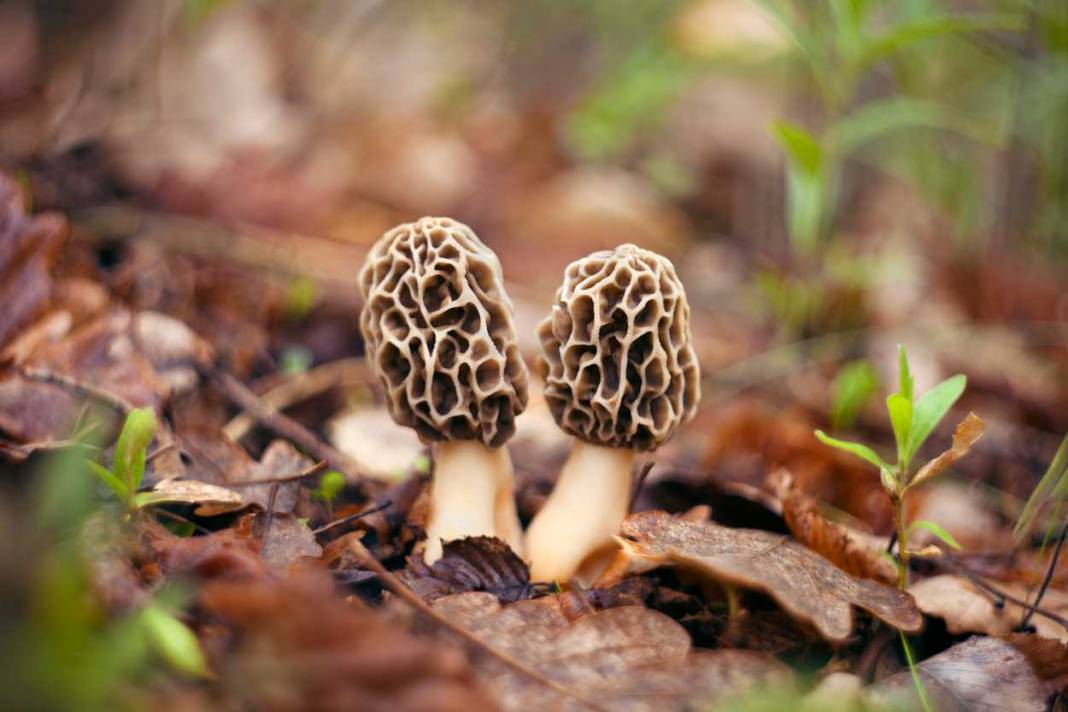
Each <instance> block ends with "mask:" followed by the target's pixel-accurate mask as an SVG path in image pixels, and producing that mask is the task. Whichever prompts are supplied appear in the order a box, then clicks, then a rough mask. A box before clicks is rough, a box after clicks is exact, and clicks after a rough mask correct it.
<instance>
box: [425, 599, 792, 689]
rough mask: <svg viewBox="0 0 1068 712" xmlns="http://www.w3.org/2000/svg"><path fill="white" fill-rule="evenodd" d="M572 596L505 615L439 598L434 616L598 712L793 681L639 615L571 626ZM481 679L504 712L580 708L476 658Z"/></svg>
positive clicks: (623, 612)
mask: <svg viewBox="0 0 1068 712" xmlns="http://www.w3.org/2000/svg"><path fill="white" fill-rule="evenodd" d="M572 603H573V600H572V598H571V597H570V595H569V594H561V595H559V596H547V597H544V598H539V599H534V600H528V601H520V602H518V603H513V604H510V605H508V606H502V605H501V604H500V603H499V602H498V601H497V598H496V597H495V596H494V595H493V594H490V593H481V592H473V593H462V594H456V595H453V596H446V597H445V598H440V599H438V600H437V601H435V602H434V603H433V608H434V610H435V611H437V612H438V613H440V614H441V615H443V616H445V617H446V618H447V619H448V620H450V621H453V622H455V623H457V624H459V625H461V626H463V627H464V628H466V629H467V630H469V631H471V632H472V633H474V634H475V635H476V636H478V637H479V638H480V639H481V640H483V641H485V642H486V643H487V644H489V645H491V646H492V647H493V648H495V649H497V650H498V651H500V652H502V653H505V654H508V655H510V656H511V657H513V658H515V659H517V660H519V661H521V662H522V664H523V665H525V666H528V667H529V668H531V669H533V670H535V671H536V672H538V673H540V674H542V675H544V676H546V677H548V678H550V679H552V680H554V681H555V682H558V683H560V684H562V685H564V686H566V687H567V688H569V689H573V690H575V691H577V692H579V693H581V694H582V695H583V696H584V697H585V698H587V699H592V700H596V702H597V703H598V704H599V705H601V706H603V707H604V708H605V709H612V710H617V709H618V710H647V709H648V710H662V709H672V708H684V707H685V708H701V707H702V706H703V705H708V704H709V703H711V702H712V701H713V700H715V699H717V698H722V697H725V696H727V695H730V694H733V693H737V692H740V691H742V690H744V689H746V688H748V687H750V686H753V685H758V684H764V683H767V682H769V681H771V680H775V679H780V678H782V679H790V673H789V670H788V668H786V666H785V665H783V664H782V663H781V662H779V661H777V660H775V659H774V658H772V657H770V656H767V655H763V654H761V653H756V652H751V651H743V650H716V651H711V652H700V653H695V652H694V651H693V649H692V644H691V642H690V637H689V635H688V634H687V633H686V631H685V629H683V627H682V626H680V625H679V624H678V623H676V622H675V621H673V620H671V619H670V618H668V617H667V616H665V615H663V614H662V613H657V612H656V611H651V610H649V609H647V608H642V607H638V606H623V607H619V608H610V609H607V610H603V611H597V612H593V613H584V614H581V615H579V616H578V617H577V618H571V617H569V615H568V613H567V611H568V606H569V605H570V604H572ZM476 665H477V669H478V671H479V673H480V676H481V677H482V679H483V680H484V681H485V682H486V684H487V685H488V686H489V687H490V689H491V690H493V692H494V696H495V698H496V700H497V702H498V703H499V704H500V706H501V707H502V708H503V709H505V710H528V709H572V708H574V709H585V706H582V705H580V703H578V702H577V701H575V700H571V699H568V698H564V697H562V696H560V693H558V692H556V691H555V690H552V689H551V688H549V687H548V686H545V685H542V684H539V683H537V682H535V681H533V680H531V679H530V678H529V677H526V676H523V675H521V674H519V673H517V672H516V671H515V670H513V669H511V668H509V667H506V666H504V665H503V664H501V663H500V661H499V660H497V659H495V658H492V657H489V656H484V657H481V656H480V657H478V658H476Z"/></svg>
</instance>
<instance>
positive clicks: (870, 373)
mask: <svg viewBox="0 0 1068 712" xmlns="http://www.w3.org/2000/svg"><path fill="white" fill-rule="evenodd" d="M878 390H879V374H878V373H876V372H875V367H874V366H872V365H871V362H870V361H868V360H867V359H859V360H857V361H852V362H850V363H848V364H846V365H845V366H844V367H843V368H842V370H841V371H839V372H838V375H837V376H836V377H835V379H834V383H832V384H831V427H832V428H833V429H834V430H847V429H849V428H851V427H853V424H854V423H855V422H856V421H857V416H859V415H860V411H861V410H863V408H864V405H865V404H866V403H867V402H868V399H869V398H871V397H872V396H873V395H874V394H875V393H876V391H878Z"/></svg>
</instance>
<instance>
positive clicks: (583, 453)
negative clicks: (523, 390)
mask: <svg viewBox="0 0 1068 712" xmlns="http://www.w3.org/2000/svg"><path fill="white" fill-rule="evenodd" d="M633 465H634V451H633V450H629V449H625V448H613V447H604V446H601V445H593V444H591V443H588V442H584V441H581V440H576V441H575V443H574V446H573V447H572V449H571V454H570V455H569V456H568V458H567V462H565V463H564V467H563V469H562V470H561V471H560V478H559V480H557V482H556V487H554V488H553V492H552V494H551V495H550V496H549V499H548V500H547V501H546V502H545V505H544V506H543V507H542V509H541V511H540V512H538V514H537V516H536V517H534V521H532V522H531V523H530V527H529V528H528V529H527V542H526V544H527V554H528V555H529V557H530V579H531V581H538V582H550V581H559V582H560V583H566V582H567V581H569V580H570V579H571V578H572V577H573V576H574V575H575V574H576V572H578V571H579V567H580V566H581V565H582V563H583V561H584V560H585V559H587V558H588V557H591V556H592V555H594V554H599V553H603V552H604V551H605V550H606V549H608V548H610V547H612V546H614V544H615V542H614V540H613V539H612V537H613V536H614V535H615V534H617V533H618V532H619V525H620V523H621V522H622V521H623V517H625V516H626V514H627V508H628V506H629V505H630V495H631V470H632V468H633Z"/></svg>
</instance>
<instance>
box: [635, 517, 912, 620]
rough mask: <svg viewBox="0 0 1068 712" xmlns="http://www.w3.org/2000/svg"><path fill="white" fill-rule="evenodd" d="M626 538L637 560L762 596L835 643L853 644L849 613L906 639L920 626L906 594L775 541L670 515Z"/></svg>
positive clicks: (641, 523)
mask: <svg viewBox="0 0 1068 712" xmlns="http://www.w3.org/2000/svg"><path fill="white" fill-rule="evenodd" d="M621 531H622V534H623V537H621V539H620V542H621V544H622V545H623V546H624V549H625V550H627V551H628V553H630V555H631V556H632V557H636V558H639V559H652V560H654V561H659V562H661V563H663V564H676V565H680V566H683V567H686V568H689V569H692V570H694V571H696V572H698V573H700V574H703V575H705V576H708V577H709V578H712V579H715V580H717V581H720V582H722V583H728V584H732V585H735V586H740V587H742V588H748V589H753V590H757V591H762V592H764V593H766V594H768V595H769V596H771V597H772V598H774V599H775V600H776V601H777V602H778V603H779V605H780V606H782V608H783V609H784V610H785V611H786V612H787V613H789V614H790V615H791V616H793V617H794V618H796V619H798V620H800V621H804V622H806V623H809V624H811V625H812V626H813V627H815V628H816V630H817V631H819V633H820V634H821V635H822V636H823V637H825V638H826V639H828V640H830V641H843V640H845V639H846V638H847V637H848V636H849V634H850V632H851V631H852V629H853V609H852V606H857V607H859V608H863V609H865V610H866V611H868V612H870V613H871V614H872V615H874V616H875V617H877V618H879V619H880V620H883V621H885V622H886V623H889V624H890V625H892V626H894V627H896V628H900V629H902V630H906V631H917V630H919V629H920V626H921V625H922V623H923V616H922V615H921V614H920V611H919V609H918V608H916V604H915V602H914V601H913V600H912V597H911V596H909V595H908V594H907V593H902V592H901V591H898V590H896V589H893V588H890V587H889V586H883V585H882V584H879V583H876V582H874V581H867V580H862V579H856V578H853V577H852V576H850V575H849V574H847V573H845V572H844V571H842V570H841V569H839V568H838V567H836V566H835V565H834V564H832V563H831V562H830V561H828V560H827V559H825V558H823V557H822V556H820V555H819V554H816V553H815V552H813V551H811V550H809V549H807V548H805V547H804V546H802V545H801V544H798V543H797V542H795V541H791V540H790V539H788V538H786V537H784V536H780V535H778V534H772V533H771V532H765V531H757V530H753V529H730V528H728V527H723V526H720V525H718V524H714V523H712V522H702V523H699V522H688V521H685V520H682V519H680V518H678V517H673V516H671V515H669V514H667V513H666V512H640V513H638V514H632V515H630V516H629V517H627V518H626V519H625V520H623V526H622V530H621Z"/></svg>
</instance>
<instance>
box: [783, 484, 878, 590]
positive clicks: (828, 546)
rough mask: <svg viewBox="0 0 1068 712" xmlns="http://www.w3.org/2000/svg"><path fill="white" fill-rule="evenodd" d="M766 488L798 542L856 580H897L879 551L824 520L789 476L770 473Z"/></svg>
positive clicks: (815, 503)
mask: <svg viewBox="0 0 1068 712" xmlns="http://www.w3.org/2000/svg"><path fill="white" fill-rule="evenodd" d="M769 484H771V487H772V489H773V490H775V493H776V495H778V497H779V498H780V499H781V500H782V516H783V519H784V520H785V521H786V526H788V527H789V528H790V533H791V534H793V535H794V537H795V538H796V539H797V540H798V541H800V542H801V543H802V544H804V545H805V546H807V547H808V548H810V549H812V550H813V551H815V552H816V553H817V554H820V555H821V556H823V557H825V558H827V559H828V560H829V561H830V562H831V563H833V564H835V565H836V566H838V568H840V569H842V570H843V571H845V572H846V573H848V574H852V575H853V576H856V577H858V578H864V579H872V580H873V581H878V582H880V583H884V584H893V583H894V582H895V581H896V580H897V571H896V570H895V569H894V566H893V564H891V563H890V562H889V561H887V560H886V558H885V557H884V556H882V551H881V550H880V549H879V548H877V547H875V546H873V545H872V543H871V542H870V541H869V540H867V539H865V538H864V537H863V536H862V535H861V534H860V533H859V532H856V531H853V530H852V529H850V528H849V527H846V526H843V525H841V524H838V523H836V522H831V521H828V520H826V519H824V517H823V515H821V514H820V513H819V510H818V506H817V502H816V500H814V499H813V498H811V497H808V496H807V495H805V494H804V493H803V492H801V491H800V490H799V489H798V488H797V486H796V484H795V483H794V478H793V476H792V475H791V474H790V473H789V472H787V471H786V470H778V471H776V472H774V473H772V475H771V477H770V478H769Z"/></svg>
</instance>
